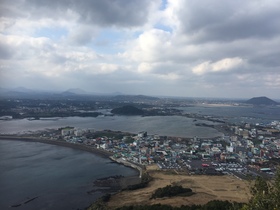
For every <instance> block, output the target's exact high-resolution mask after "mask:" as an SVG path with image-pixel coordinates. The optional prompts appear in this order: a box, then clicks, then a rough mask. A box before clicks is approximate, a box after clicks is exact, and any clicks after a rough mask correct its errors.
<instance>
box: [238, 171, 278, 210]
mask: <svg viewBox="0 0 280 210" xmlns="http://www.w3.org/2000/svg"><path fill="white" fill-rule="evenodd" d="M251 193H252V198H251V199H250V201H249V203H248V204H245V205H244V206H243V208H242V210H274V209H275V210H276V209H277V210H278V209H280V199H279V198H280V168H278V169H277V172H276V175H275V179H274V180H273V181H272V182H268V181H266V180H265V179H264V178H263V177H257V178H256V180H255V182H254V184H253V186H252V187H251Z"/></svg>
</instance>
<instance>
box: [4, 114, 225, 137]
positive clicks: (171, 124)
mask: <svg viewBox="0 0 280 210" xmlns="http://www.w3.org/2000/svg"><path fill="white" fill-rule="evenodd" d="M199 122H203V121H199ZM195 123H197V122H194V121H193V119H192V118H187V117H181V116H153V117H140V116H106V117H97V118H92V117H84V118H82V117H67V118H55V120H33V121H30V120H27V119H22V120H10V121H3V120H2V121H0V133H20V132H25V131H35V130H44V129H46V128H59V127H64V126H74V127H77V128H93V129H96V130H104V129H111V130H119V131H127V132H132V133H138V132H141V131H147V132H148V134H159V135H166V136H180V137H190V138H191V137H194V136H198V137H201V138H211V137H216V136H220V135H221V133H219V132H218V131H217V130H215V129H213V128H208V127H199V126H195ZM208 123H211V122H208Z"/></svg>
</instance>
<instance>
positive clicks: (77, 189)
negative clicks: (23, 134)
mask: <svg viewBox="0 0 280 210" xmlns="http://www.w3.org/2000/svg"><path fill="white" fill-rule="evenodd" d="M114 175H123V176H137V175H138V171H135V170H133V169H131V168H128V167H125V166H123V165H119V164H115V163H112V162H111V161H110V160H109V159H106V158H103V157H99V156H97V155H95V154H92V153H88V152H84V151H80V150H75V149H71V148H65V147H60V146H55V145H49V144H43V143H39V142H24V141H14V140H0V186H1V187H0V195H1V196H0V209H11V208H9V207H10V206H11V205H15V204H22V205H21V206H19V207H17V208H16V209H19V210H27V209H52V210H60V209H83V208H84V207H86V206H89V205H90V204H91V203H92V202H94V201H95V200H96V199H97V198H98V197H100V196H101V195H102V193H101V192H99V191H97V192H95V193H93V194H88V193H87V192H88V191H91V190H93V189H94V187H93V181H94V180H96V179H99V178H103V177H108V176H114ZM37 196H38V198H36V199H34V200H33V201H31V202H28V203H26V204H23V203H24V202H25V201H27V200H28V199H30V198H35V197H37Z"/></svg>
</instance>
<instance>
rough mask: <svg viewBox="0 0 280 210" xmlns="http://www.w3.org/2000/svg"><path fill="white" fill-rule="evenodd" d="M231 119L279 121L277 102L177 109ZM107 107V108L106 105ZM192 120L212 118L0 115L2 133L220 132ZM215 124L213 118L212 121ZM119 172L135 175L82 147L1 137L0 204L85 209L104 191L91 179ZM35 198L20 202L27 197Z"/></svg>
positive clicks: (210, 134) (207, 135)
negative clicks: (32, 117) (7, 117)
mask: <svg viewBox="0 0 280 210" xmlns="http://www.w3.org/2000/svg"><path fill="white" fill-rule="evenodd" d="M180 109H182V111H183V112H184V113H196V114H201V115H208V116H212V117H216V118H219V119H223V120H225V121H228V122H233V123H237V122H238V123H244V122H249V123H263V124H267V123H270V122H271V121H273V120H280V107H239V106H230V107H214V106H193V107H184V108H180ZM107 111H108V110H107ZM196 123H207V124H211V123H213V122H210V121H205V120H196V119H193V118H188V117H183V116H148V117H141V116H106V115H104V116H99V117H96V118H92V117H84V118H82V117H66V118H45V119H40V120H28V119H20V120H0V134H23V133H28V132H34V131H38V130H45V129H57V128H60V127H65V126H73V127H76V128H81V129H94V130H104V129H110V130H115V131H126V132H131V133H138V132H141V131H147V132H148V134H158V135H162V136H163V135H166V136H178V137H180V136H181V137H189V138H192V137H194V136H197V137H199V138H212V137H217V136H222V135H223V134H222V133H220V132H219V131H217V130H215V129H213V128H210V127H201V126H196V125H195V124H196ZM213 124H215V123H213ZM114 175H123V176H137V175H138V172H137V171H135V170H134V169H131V168H128V167H125V166H122V165H119V164H116V163H112V162H111V161H110V160H109V159H106V158H103V157H100V156H98V155H95V154H92V153H88V152H85V151H80V150H75V149H71V148H64V147H60V146H55V145H49V144H43V143H38V142H24V141H14V140H0V186H1V187H0V209H4V210H5V209H11V208H10V206H12V205H17V204H22V205H21V206H19V207H15V209H19V210H27V209H53V210H56V209H83V208H85V207H86V206H88V205H90V204H91V203H92V202H94V201H95V200H96V199H97V198H98V197H100V196H101V195H102V194H103V193H102V192H99V191H96V192H95V193H92V194H88V193H87V192H88V191H91V190H94V186H93V182H94V180H96V179H98V178H102V177H108V176H114ZM32 198H35V199H34V200H32V201H30V202H28V203H26V204H24V202H26V201H28V200H29V199H32Z"/></svg>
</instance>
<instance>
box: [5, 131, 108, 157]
mask: <svg viewBox="0 0 280 210" xmlns="http://www.w3.org/2000/svg"><path fill="white" fill-rule="evenodd" d="M0 140H14V141H25V142H40V143H45V144H52V145H56V146H62V147H68V148H72V149H79V150H82V151H86V152H90V153H93V154H96V155H100V156H102V157H105V158H109V157H110V156H111V155H113V153H111V152H108V151H106V150H100V149H96V148H93V147H88V146H86V145H80V144H73V143H69V142H66V141H58V140H50V139H42V138H40V137H24V136H15V135H0Z"/></svg>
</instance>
